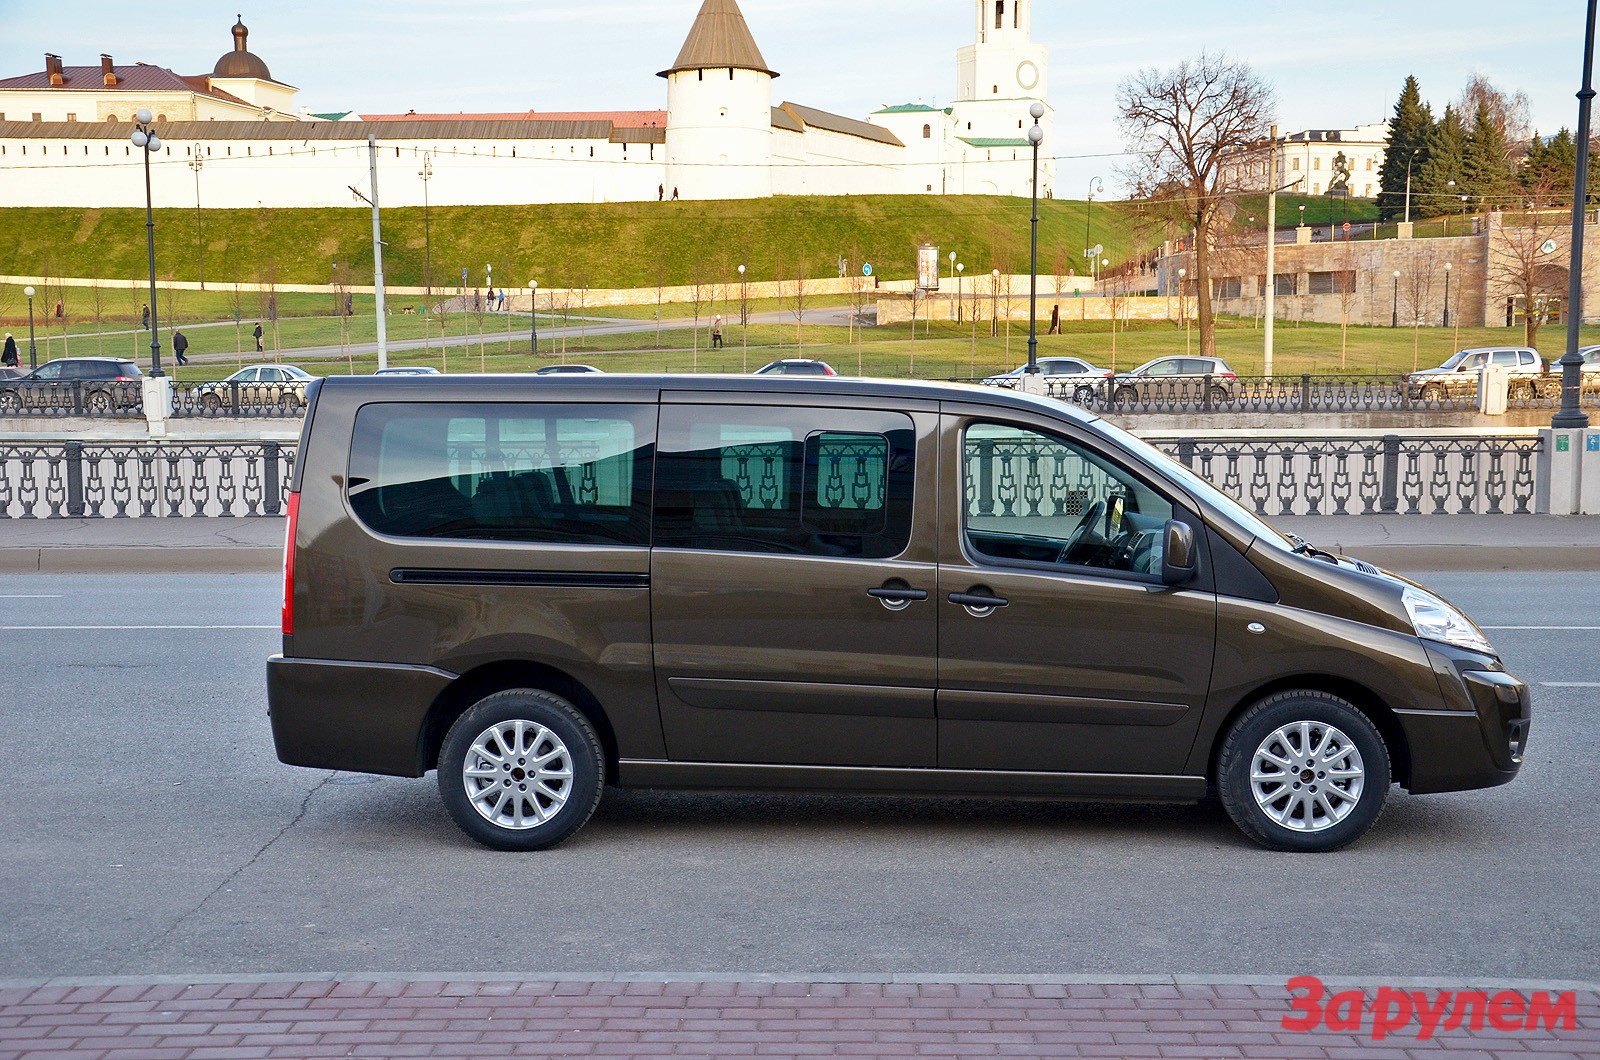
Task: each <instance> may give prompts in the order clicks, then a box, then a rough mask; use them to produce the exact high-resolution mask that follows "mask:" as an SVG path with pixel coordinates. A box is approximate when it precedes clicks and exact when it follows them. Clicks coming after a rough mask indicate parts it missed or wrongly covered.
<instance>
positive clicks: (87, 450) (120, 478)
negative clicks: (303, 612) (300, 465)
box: [0, 440, 296, 519]
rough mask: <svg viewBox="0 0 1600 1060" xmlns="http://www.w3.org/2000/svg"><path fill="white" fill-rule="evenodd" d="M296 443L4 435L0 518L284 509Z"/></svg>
mask: <svg viewBox="0 0 1600 1060" xmlns="http://www.w3.org/2000/svg"><path fill="white" fill-rule="evenodd" d="M295 450H296V446H294V445H292V444H283V443H279V442H273V441H262V442H248V441H238V442H217V441H193V442H180V441H151V442H81V441H65V442H28V441H16V440H6V441H0V519H131V518H169V519H170V518H182V517H190V516H206V517H217V518H229V517H233V516H250V515H279V514H282V512H283V511H284V503H285V495H286V491H287V488H288V484H289V472H290V471H291V470H292V468H293V466H294V457H295Z"/></svg>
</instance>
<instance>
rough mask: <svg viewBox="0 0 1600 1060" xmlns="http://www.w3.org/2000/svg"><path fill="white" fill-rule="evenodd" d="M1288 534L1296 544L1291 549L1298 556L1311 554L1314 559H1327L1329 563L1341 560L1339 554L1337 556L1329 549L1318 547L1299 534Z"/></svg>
mask: <svg viewBox="0 0 1600 1060" xmlns="http://www.w3.org/2000/svg"><path fill="white" fill-rule="evenodd" d="M1286 536H1287V537H1288V538H1289V541H1290V542H1291V543H1292V544H1293V545H1294V548H1293V549H1291V551H1292V552H1294V554H1295V555H1297V556H1310V557H1311V558H1313V559H1323V560H1327V561H1328V562H1329V563H1335V564H1336V563H1338V562H1339V557H1338V556H1335V555H1334V554H1333V553H1332V552H1329V551H1328V550H1327V549H1321V548H1318V547H1317V546H1316V545H1313V544H1312V543H1311V542H1309V541H1307V540H1306V539H1305V538H1303V537H1300V536H1298V535H1297V534H1288V535H1286Z"/></svg>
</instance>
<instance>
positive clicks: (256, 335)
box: [250, 320, 266, 353]
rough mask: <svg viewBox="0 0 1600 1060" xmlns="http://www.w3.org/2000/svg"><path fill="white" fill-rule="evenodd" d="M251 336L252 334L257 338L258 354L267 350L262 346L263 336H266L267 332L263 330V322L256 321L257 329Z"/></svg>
mask: <svg viewBox="0 0 1600 1060" xmlns="http://www.w3.org/2000/svg"><path fill="white" fill-rule="evenodd" d="M250 334H252V335H254V336H255V337H256V352H257V353H260V352H262V351H263V350H265V349H266V347H265V346H263V345H261V336H262V335H265V334H266V332H264V331H262V330H261V321H259V320H258V321H256V329H255V330H254V331H252V332H251V333H250Z"/></svg>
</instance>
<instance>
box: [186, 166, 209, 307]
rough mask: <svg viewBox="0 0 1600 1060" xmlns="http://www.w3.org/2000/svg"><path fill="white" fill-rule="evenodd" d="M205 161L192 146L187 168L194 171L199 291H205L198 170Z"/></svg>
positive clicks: (203, 242)
mask: <svg viewBox="0 0 1600 1060" xmlns="http://www.w3.org/2000/svg"><path fill="white" fill-rule="evenodd" d="M205 164H206V160H205V159H204V158H202V157H201V156H200V145H199V144H195V145H194V157H193V158H191V159H190V160H189V168H190V169H192V170H194V234H195V238H196V240H197V241H198V242H199V245H200V289H201V290H202V291H203V290H205V289H206V233H205V229H204V228H203V227H202V226H201V223H200V170H201V169H202V168H204V167H205Z"/></svg>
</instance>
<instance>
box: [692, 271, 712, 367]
mask: <svg viewBox="0 0 1600 1060" xmlns="http://www.w3.org/2000/svg"><path fill="white" fill-rule="evenodd" d="M715 291H716V285H715V284H713V283H709V282H707V281H706V278H705V262H704V261H702V260H701V259H700V257H699V256H698V255H696V256H695V259H694V272H693V273H692V274H691V276H690V278H689V304H690V308H691V309H692V310H693V312H694V334H693V335H692V336H691V337H690V347H691V349H690V354H689V358H690V359H689V369H690V371H694V372H698V371H699V370H700V308H701V306H707V303H708V302H709V301H710V300H711V299H712V298H713V297H714V295H715ZM707 308H709V306H707Z"/></svg>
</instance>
